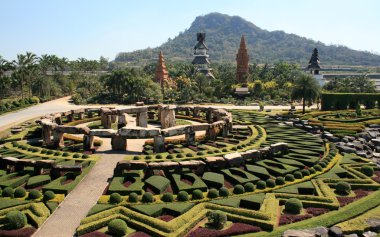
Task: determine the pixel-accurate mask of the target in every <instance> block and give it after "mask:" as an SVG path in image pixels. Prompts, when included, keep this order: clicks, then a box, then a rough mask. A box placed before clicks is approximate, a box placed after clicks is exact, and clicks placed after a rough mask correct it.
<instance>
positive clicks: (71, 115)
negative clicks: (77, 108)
mask: <svg viewBox="0 0 380 237" xmlns="http://www.w3.org/2000/svg"><path fill="white" fill-rule="evenodd" d="M66 118H67V122H69V123H70V122H72V121H74V114H68V115H67V116H66Z"/></svg>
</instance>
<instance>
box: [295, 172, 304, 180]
mask: <svg viewBox="0 0 380 237" xmlns="http://www.w3.org/2000/svg"><path fill="white" fill-rule="evenodd" d="M294 178H296V179H302V178H303V175H302V173H301V172H300V171H296V172H294Z"/></svg>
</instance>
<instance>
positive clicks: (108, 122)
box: [102, 114, 112, 129]
mask: <svg viewBox="0 0 380 237" xmlns="http://www.w3.org/2000/svg"><path fill="white" fill-rule="evenodd" d="M102 122H103V124H102V125H103V128H104V129H110V128H111V126H112V118H111V115H108V114H105V115H102Z"/></svg>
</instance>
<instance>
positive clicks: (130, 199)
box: [128, 193, 139, 202]
mask: <svg viewBox="0 0 380 237" xmlns="http://www.w3.org/2000/svg"><path fill="white" fill-rule="evenodd" d="M138 201H139V195H137V193H130V194H129V196H128V202H138Z"/></svg>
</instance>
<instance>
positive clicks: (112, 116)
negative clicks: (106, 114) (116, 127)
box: [110, 115, 117, 123]
mask: <svg viewBox="0 0 380 237" xmlns="http://www.w3.org/2000/svg"><path fill="white" fill-rule="evenodd" d="M110 117H111V123H116V119H117V115H111V116H110Z"/></svg>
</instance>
